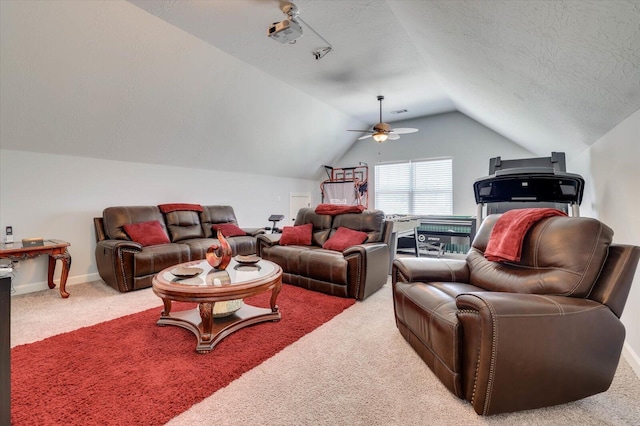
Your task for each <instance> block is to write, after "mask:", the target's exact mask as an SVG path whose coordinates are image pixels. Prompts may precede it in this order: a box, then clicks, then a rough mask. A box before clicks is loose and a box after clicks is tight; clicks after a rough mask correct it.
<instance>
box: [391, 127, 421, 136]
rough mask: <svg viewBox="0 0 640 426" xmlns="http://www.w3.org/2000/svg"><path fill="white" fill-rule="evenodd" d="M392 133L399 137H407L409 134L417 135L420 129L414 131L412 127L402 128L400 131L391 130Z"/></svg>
mask: <svg viewBox="0 0 640 426" xmlns="http://www.w3.org/2000/svg"><path fill="white" fill-rule="evenodd" d="M391 131H392V132H393V133H395V134H397V135H405V134H407V133H415V132H417V131H418V129H413V128H411V127H400V128H398V129H391Z"/></svg>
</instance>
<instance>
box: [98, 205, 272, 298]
mask: <svg viewBox="0 0 640 426" xmlns="http://www.w3.org/2000/svg"><path fill="white" fill-rule="evenodd" d="M164 206H175V207H174V208H173V209H171V208H169V209H165V210H172V211H168V212H163V211H162V210H161V208H160V207H161V206H128V207H127V206H123V207H108V208H106V209H105V210H104V211H103V213H102V217H97V218H94V220H93V222H94V226H95V231H96V241H97V244H96V252H95V254H96V262H97V265H98V273H99V274H100V277H101V278H102V279H103V280H104V282H106V283H107V284H109V285H110V286H111V287H113V288H115V289H116V290H118V291H121V292H127V291H131V290H138V289H142V288H146V287H151V280H152V278H153V276H154V275H155V274H157V273H158V272H160V271H161V270H162V269H165V268H168V267H170V266H172V265H176V264H178V263H182V262H188V261H191V260H201V259H205V258H206V252H207V249H208V248H209V247H210V246H211V245H212V244H217V243H218V240H217V239H216V238H215V235H214V232H213V228H214V226H220V225H223V226H227V225H236V226H237V223H238V222H237V220H236V215H235V213H234V211H233V208H232V207H231V206H199V205H183V204H179V205H163V206H162V207H164ZM155 221H158V222H159V224H160V228H162V229H161V231H160V230H159V231H158V232H161V233H162V234H163V235H165V238H167V241H166V242H163V243H160V244H151V245H143V244H141V243H139V242H135V241H132V238H131V237H130V235H128V234H127V232H126V230H125V228H126V227H127V226H128V225H130V224H140V223H149V222H155ZM242 231H244V232H245V233H246V234H247V235H237V236H230V237H227V238H226V239H227V241H229V244H230V246H231V249H232V252H233V255H234V256H235V255H237V254H240V255H248V254H254V253H255V252H256V236H257V235H259V234H261V233H264V228H242ZM223 235H225V233H224V232H223Z"/></svg>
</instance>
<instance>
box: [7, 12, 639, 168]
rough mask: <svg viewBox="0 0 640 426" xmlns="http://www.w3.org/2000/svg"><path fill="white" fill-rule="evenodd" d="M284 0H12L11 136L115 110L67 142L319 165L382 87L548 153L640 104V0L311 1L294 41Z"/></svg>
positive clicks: (192, 161)
mask: <svg viewBox="0 0 640 426" xmlns="http://www.w3.org/2000/svg"><path fill="white" fill-rule="evenodd" d="M284 4H285V2H280V1H277V0H229V1H219V0H215V1H208V0H207V1H205V0H202V1H197V0H191V1H176V0H129V1H128V3H122V2H111V1H104V2H82V3H78V2H75V1H71V2H29V3H25V2H3V4H2V7H3V9H2V11H3V14H4V15H7V14H8V15H7V16H8V17H6V18H5V17H3V21H2V22H3V33H2V34H3V51H4V52H3V63H2V67H3V74H4V75H3V76H2V80H3V81H2V83H3V98H5V99H3V108H5V105H6V109H7V110H9V107H11V109H13V110H15V109H16V108H19V109H20V110H21V111H24V112H25V114H24V117H25V123H27V124H28V125H27V124H24V125H23V126H22V128H21V127H20V126H18V125H17V124H15V122H16V121H19V120H16V117H17V116H13V117H12V119H11V120H9V119H8V118H7V119H6V122H5V120H3V125H5V126H6V127H7V129H6V130H5V131H3V140H2V147H3V148H19V149H27V150H34V151H45V152H46V151H47V150H53V149H55V148H53V147H51V146H50V144H49V145H47V143H48V140H51V137H49V139H48V140H47V139H46V138H41V137H40V136H41V135H47V136H51V135H52V133H53V134H55V133H56V132H55V131H52V129H51V127H55V125H52V123H59V122H64V121H67V122H68V121H69V120H71V121H73V124H74V125H77V126H88V125H87V124H85V123H87V122H89V121H91V120H102V121H96V123H97V124H94V125H93V126H91V127H90V128H89V127H87V129H86V132H87V133H88V132H91V135H92V137H90V138H87V137H80V136H84V135H82V132H81V131H80V130H78V129H75V130H69V131H67V130H63V127H62V126H59V127H60V129H59V132H58V133H59V135H57V137H58V138H60V139H64V140H65V143H66V144H68V150H69V151H71V152H75V153H77V154H78V155H84V156H92V157H100V158H106V159H112V160H123V159H127V160H130V161H131V160H132V161H148V162H156V163H166V164H172V165H184V166H193V167H204V168H221V169H229V170H239V171H247V172H255V173H270V174H275V175H281V176H288V177H297V178H313V177H315V176H317V173H318V171H319V170H320V169H321V165H322V164H332V161H335V160H336V159H338V158H340V156H341V155H343V154H344V153H345V152H346V151H347V150H348V149H349V147H350V146H351V145H352V144H354V143H362V142H358V141H357V138H358V137H359V136H360V134H358V133H350V132H346V131H345V130H346V129H354V128H355V129H358V128H370V127H371V126H372V125H373V124H375V123H377V122H378V112H379V111H378V103H377V101H376V96H377V95H384V96H385V102H384V110H383V118H384V121H387V122H391V123H393V122H394V121H402V120H406V119H412V118H417V117H423V116H427V115H431V114H438V113H442V112H449V111H456V110H457V111H461V112H462V113H464V114H466V115H468V116H470V117H472V118H473V119H475V120H477V121H478V122H480V123H482V124H484V125H485V126H487V127H489V128H491V129H493V130H494V131H496V132H498V133H500V134H502V135H503V136H505V137H507V138H509V139H511V140H512V141H514V142H515V143H517V144H519V145H521V146H523V147H524V148H526V149H528V150H529V151H531V152H534V153H536V154H538V155H541V156H546V155H549V153H550V152H551V151H565V152H567V155H569V156H570V155H572V154H573V153H577V152H580V151H581V150H583V149H584V148H586V147H587V146H589V145H590V144H593V143H594V142H596V141H597V140H598V139H599V138H600V137H601V136H602V135H604V134H605V133H607V132H608V131H609V130H611V129H612V128H613V127H615V126H616V125H617V124H618V123H620V122H621V121H622V120H624V119H625V118H626V117H628V116H629V115H630V114H632V113H633V112H635V111H637V110H638V109H640V65H639V64H640V0H607V1H601V0H596V1H589V0H575V1H573V0H572V1H563V0H557V1H539V0H528V1H518V0H507V1H499V0H490V1H489V0H470V1H465V0H434V1H427V0H417V1H407V0H401V1H395V0H387V1H381V0H372V1H359V0H344V1H332V0H298V1H296V2H295V4H296V6H297V8H298V9H299V17H300V18H301V19H302V20H303V21H304V22H303V23H302V28H303V32H304V35H303V37H301V38H300V39H298V40H297V41H296V43H295V44H280V43H278V42H276V41H274V40H272V39H270V38H269V37H268V36H267V28H268V27H269V26H270V25H271V24H272V23H274V22H279V21H282V20H283V19H285V15H284V14H283V12H282V11H281V8H282V6H283V5H284ZM132 5H133V6H132ZM123 6H127V7H123ZM141 17H144V19H141ZM305 23H306V24H305ZM47 30H50V31H51V32H47ZM189 40H197V41H198V43H195V42H190V41H189ZM56 43H57V44H56ZM327 43H330V44H331V46H332V50H331V52H329V53H328V54H326V56H324V57H323V58H322V59H319V60H316V59H315V58H314V55H313V54H312V52H314V51H316V50H318V49H321V48H323V47H326V46H327ZM116 46H117V47H116ZM88 52H89V53H88ZM27 55H30V57H29V58H27V57H26V56H27ZM7 58H11V60H10V61H8V60H7ZM61 58H62V59H61ZM65 58H67V59H66V61H65ZM69 58H73V59H74V60H73V61H70V60H69ZM28 79H31V81H30V80H28ZM33 81H37V83H38V84H37V86H34V85H33ZM16 88H19V89H16ZM31 90H32V92H30V91H31ZM49 92H51V96H50V98H47V96H49V95H47V93H49ZM57 92H60V93H61V92H66V93H67V97H66V98H60V97H59V96H57V95H59V93H57ZM43 93H44V94H43ZM14 95H15V96H14ZM5 102H6V103H5ZM9 103H10V104H11V105H9ZM48 103H50V104H51V105H48ZM97 103H99V105H97ZM47 107H48V108H47ZM405 109H406V110H407V112H405V113H402V114H397V115H396V114H392V113H391V112H392V111H397V110H405ZM34 110H35V111H36V112H38V113H39V114H42V116H43V117H49V120H50V123H45V124H46V126H48V127H46V126H45V124H42V123H40V122H39V121H41V120H36V121H33V120H32V119H30V118H29V121H28V122H27V119H28V117H27V114H26V111H34ZM40 110H42V111H40ZM45 110H46V111H45ZM152 110H153V113H152V114H150V113H143V112H142V111H152ZM65 111H67V112H65ZM21 114H22V113H21ZM105 117H106V118H105ZM18 118H20V119H21V118H22V115H21V116H20V117H18ZM111 123H114V124H115V127H112V126H111ZM39 125H41V127H38V126H39ZM34 129H35V130H34ZM64 129H66V127H65V128H64ZM96 129H97V130H99V131H97V132H96ZM54 130H55V129H54ZM25 131H26V132H27V133H28V132H31V133H32V134H31V135H30V136H31V137H25V135H24V133H25ZM418 135H419V133H418ZM17 136H20V139H19V140H20V142H17V141H16V140H17ZM369 141H370V140H369ZM18 143H20V144H22V145H20V146H18V145H17V144H18ZM29 144H31V145H32V146H29ZM114 144H115V145H114ZM119 144H121V145H119ZM194 153H195V154H197V155H194ZM224 156H227V157H235V160H234V163H233V164H226V162H225V161H218V162H217V163H215V160H216V159H218V160H219V159H220V158H221V157H224ZM240 159H241V160H243V162H239V161H238V160H240ZM214 163H215V164H214ZM243 167H244V168H245V170H243V169H242V168H243Z"/></svg>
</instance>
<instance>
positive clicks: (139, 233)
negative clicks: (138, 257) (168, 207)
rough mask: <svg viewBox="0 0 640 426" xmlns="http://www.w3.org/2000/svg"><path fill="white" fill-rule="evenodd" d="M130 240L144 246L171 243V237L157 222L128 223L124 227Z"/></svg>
mask: <svg viewBox="0 0 640 426" xmlns="http://www.w3.org/2000/svg"><path fill="white" fill-rule="evenodd" d="M123 228H124V232H126V233H127V235H128V236H129V238H131V240H132V241H135V242H136V243H140V244H142V245H143V246H153V245H156V244H166V243H169V242H170V241H169V236H168V235H167V233H166V232H165V231H164V229H163V228H162V225H161V224H160V222H159V221H157V220H150V221H149V222H138V223H128V224H126V225H124V226H123Z"/></svg>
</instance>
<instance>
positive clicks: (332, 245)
mask: <svg viewBox="0 0 640 426" xmlns="http://www.w3.org/2000/svg"><path fill="white" fill-rule="evenodd" d="M366 240H367V233H366V232H362V231H355V230H353V229H349V228H344V227H342V226H341V227H339V228H338V229H337V230H336V232H335V233H334V234H333V235H332V236H331V238H329V239H328V240H327V241H326V242H325V243H324V244H323V245H322V248H324V249H327V250H335V251H343V250H344V249H346V248H347V247H351V246H355V245H357V244H362V243H364V242H365V241H366Z"/></svg>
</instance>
